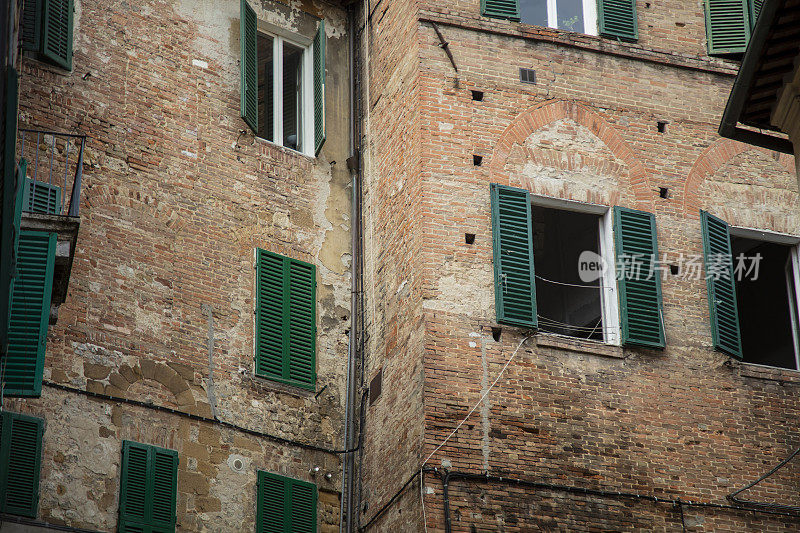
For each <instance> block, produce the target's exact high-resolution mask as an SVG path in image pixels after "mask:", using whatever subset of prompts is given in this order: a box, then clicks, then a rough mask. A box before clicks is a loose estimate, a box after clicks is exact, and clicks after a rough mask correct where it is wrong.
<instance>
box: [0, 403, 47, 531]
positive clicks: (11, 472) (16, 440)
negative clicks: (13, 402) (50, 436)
mask: <svg viewBox="0 0 800 533" xmlns="http://www.w3.org/2000/svg"><path fill="white" fill-rule="evenodd" d="M0 416H2V423H0V424H1V425H2V429H0V467H2V468H0V472H2V478H3V479H2V481H1V482H0V483H2V487H0V504H2V505H0V510H2V512H4V513H9V514H15V515H21V516H27V517H30V518H36V510H37V508H38V506H39V468H40V465H41V458H42V434H43V433H44V420H42V419H41V418H35V417H32V416H26V415H21V414H17V413H9V412H3V413H2V414H0Z"/></svg>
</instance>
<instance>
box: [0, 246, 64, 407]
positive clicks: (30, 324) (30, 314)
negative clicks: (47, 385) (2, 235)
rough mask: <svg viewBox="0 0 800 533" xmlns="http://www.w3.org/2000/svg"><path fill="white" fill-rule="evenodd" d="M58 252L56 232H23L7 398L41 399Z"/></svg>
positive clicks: (13, 303) (14, 296)
mask: <svg viewBox="0 0 800 533" xmlns="http://www.w3.org/2000/svg"><path fill="white" fill-rule="evenodd" d="M55 251H56V235H55V233H46V232H41V231H22V232H21V233H20V237H19V250H18V257H17V274H16V278H15V279H14V290H13V292H12V294H11V318H10V320H9V322H10V324H9V328H8V354H7V356H6V360H5V361H3V362H2V363H3V364H4V365H5V384H4V393H5V395H6V396H39V395H40V394H41V392H42V369H43V368H44V354H45V347H46V342H47V325H48V322H49V319H50V296H51V293H52V288H53V265H54V262H55Z"/></svg>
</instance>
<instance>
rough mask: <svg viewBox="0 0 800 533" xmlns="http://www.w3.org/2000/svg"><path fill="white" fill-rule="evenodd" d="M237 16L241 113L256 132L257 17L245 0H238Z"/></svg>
mask: <svg viewBox="0 0 800 533" xmlns="http://www.w3.org/2000/svg"><path fill="white" fill-rule="evenodd" d="M239 18H240V20H239V49H240V57H239V70H240V73H241V82H240V85H241V113H242V118H243V119H244V121H245V122H246V123H247V125H248V126H250V129H252V130H253V133H256V134H258V43H257V40H258V19H257V18H256V12H255V11H253V8H252V7H250V4H248V3H247V0H240V4H239Z"/></svg>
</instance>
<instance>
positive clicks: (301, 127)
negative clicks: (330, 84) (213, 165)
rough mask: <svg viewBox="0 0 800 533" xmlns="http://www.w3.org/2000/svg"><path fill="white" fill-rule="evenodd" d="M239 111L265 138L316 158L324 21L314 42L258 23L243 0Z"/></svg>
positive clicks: (321, 132) (321, 138)
mask: <svg viewBox="0 0 800 533" xmlns="http://www.w3.org/2000/svg"><path fill="white" fill-rule="evenodd" d="M241 17H242V20H241V33H240V44H241V112H242V118H243V119H244V120H245V122H246V123H247V125H248V126H250V128H251V129H252V130H253V132H254V133H255V134H256V135H257V136H258V137H261V138H263V139H266V140H268V141H271V142H274V143H275V144H279V145H281V146H285V147H287V148H291V149H292V150H297V151H298V152H302V153H304V154H307V155H316V154H318V153H319V151H320V150H321V149H322V145H323V143H324V142H325V98H324V96H325V22H324V21H320V22H319V25H318V27H317V32H316V34H315V36H314V37H313V38H310V37H306V36H303V35H299V34H294V33H292V32H289V31H287V30H285V29H283V28H280V27H278V26H275V25H273V24H269V23H267V22H264V21H259V20H258V19H257V17H256V14H255V11H254V10H253V9H252V8H251V7H250V5H249V4H248V3H247V1H246V0H241Z"/></svg>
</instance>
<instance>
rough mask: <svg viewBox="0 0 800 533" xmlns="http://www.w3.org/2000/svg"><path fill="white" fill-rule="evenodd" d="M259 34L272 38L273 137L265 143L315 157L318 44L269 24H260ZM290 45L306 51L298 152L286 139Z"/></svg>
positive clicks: (301, 93)
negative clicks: (285, 59)
mask: <svg viewBox="0 0 800 533" xmlns="http://www.w3.org/2000/svg"><path fill="white" fill-rule="evenodd" d="M258 32H259V33H261V34H263V35H267V36H269V37H271V38H272V57H273V61H272V103H273V106H272V137H273V140H269V139H264V138H263V137H259V139H263V140H264V141H267V142H270V143H273V144H276V145H278V146H281V147H283V148H285V149H287V150H292V151H294V152H299V153H301V154H304V155H307V156H310V157H314V155H315V154H314V72H313V70H314V64H313V63H314V43H313V41H312V40H311V39H309V38H307V37H303V36H302V35H298V34H295V33H292V32H289V31H287V30H285V29H283V28H281V27H280V26H276V25H274V24H270V23H269V22H264V21H261V20H259V21H258ZM284 42H288V43H289V44H292V45H294V46H297V47H299V48H302V49H303V60H302V73H301V78H302V82H301V85H300V98H299V99H298V100H299V102H301V105H300V109H299V110H298V115H299V117H300V120H299V121H298V126H299V129H300V134H299V136H298V137H299V138H298V146H297V149H296V150H295V149H294V148H290V147H288V146H286V142H285V141H286V140H285V139H284V138H283V43H284Z"/></svg>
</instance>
